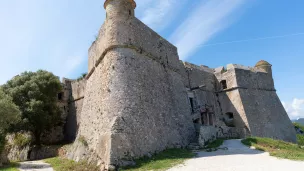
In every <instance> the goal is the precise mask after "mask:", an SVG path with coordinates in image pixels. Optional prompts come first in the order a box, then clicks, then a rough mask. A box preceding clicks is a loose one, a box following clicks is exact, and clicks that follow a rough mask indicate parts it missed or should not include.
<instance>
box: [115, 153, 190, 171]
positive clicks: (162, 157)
mask: <svg viewBox="0 0 304 171" xmlns="http://www.w3.org/2000/svg"><path fill="white" fill-rule="evenodd" d="M194 156H195V154H194V153H192V152H191V151H190V150H187V149H168V150H165V151H163V152H161V153H159V154H156V155H154V156H152V157H151V158H148V157H144V158H141V159H138V160H135V162H136V166H132V167H125V168H122V169H120V170H121V171H122V170H124V171H146V170H153V171H162V170H167V169H169V168H171V167H173V166H175V165H178V164H182V163H183V162H184V161H185V160H186V159H190V158H193V157H194Z"/></svg>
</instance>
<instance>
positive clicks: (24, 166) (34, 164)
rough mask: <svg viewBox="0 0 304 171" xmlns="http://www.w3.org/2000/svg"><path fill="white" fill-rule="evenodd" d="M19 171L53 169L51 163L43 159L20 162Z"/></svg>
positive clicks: (49, 170)
mask: <svg viewBox="0 0 304 171" xmlns="http://www.w3.org/2000/svg"><path fill="white" fill-rule="evenodd" d="M19 170H20V171H54V170H53V168H52V167H51V165H49V164H47V163H45V162H43V161H28V162H21V163H20V167H19Z"/></svg>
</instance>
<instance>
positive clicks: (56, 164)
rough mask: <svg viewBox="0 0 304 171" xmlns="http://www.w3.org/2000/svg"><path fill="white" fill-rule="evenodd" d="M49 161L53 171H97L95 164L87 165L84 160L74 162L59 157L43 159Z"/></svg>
mask: <svg viewBox="0 0 304 171" xmlns="http://www.w3.org/2000/svg"><path fill="white" fill-rule="evenodd" d="M44 161H45V162H46V163H49V164H50V165H51V166H52V167H53V168H54V170H55V171H99V170H100V169H99V168H98V167H96V166H95V165H89V164H87V163H86V162H74V161H72V160H68V159H63V158H60V157H55V158H50V159H46V160H44Z"/></svg>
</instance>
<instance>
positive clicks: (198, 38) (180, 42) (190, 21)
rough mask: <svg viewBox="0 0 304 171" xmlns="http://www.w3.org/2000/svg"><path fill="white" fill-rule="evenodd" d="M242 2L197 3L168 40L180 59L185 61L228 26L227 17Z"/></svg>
mask: <svg viewBox="0 0 304 171" xmlns="http://www.w3.org/2000/svg"><path fill="white" fill-rule="evenodd" d="M244 2H245V0H204V1H201V2H200V3H198V5H197V7H196V8H195V9H194V10H193V12H191V13H190V14H189V16H188V18H186V19H185V21H184V22H183V23H182V24H181V25H180V26H179V27H178V28H177V29H176V30H175V31H174V33H173V34H172V35H171V36H170V39H169V40H170V41H171V42H173V44H175V45H176V46H177V47H178V51H179V56H180V58H181V59H182V60H186V59H187V58H189V56H190V55H192V54H193V53H195V51H197V50H198V49H199V48H200V46H201V45H202V44H204V43H205V42H207V41H208V40H209V39H210V38H211V37H212V36H214V35H216V33H218V32H219V31H221V30H223V29H224V28H226V27H227V26H229V24H230V22H228V20H227V19H228V17H229V16H230V15H231V14H232V13H233V12H234V11H235V10H236V9H238V8H239V7H240V6H241V5H242V4H244Z"/></svg>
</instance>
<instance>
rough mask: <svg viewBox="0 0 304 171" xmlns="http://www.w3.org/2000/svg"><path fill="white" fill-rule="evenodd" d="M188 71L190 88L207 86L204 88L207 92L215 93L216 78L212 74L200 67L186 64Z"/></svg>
mask: <svg viewBox="0 0 304 171" xmlns="http://www.w3.org/2000/svg"><path fill="white" fill-rule="evenodd" d="M184 65H185V67H186V70H187V72H188V82H189V83H190V88H193V87H198V86H201V85H205V87H204V88H203V89H204V90H206V91H211V92H214V91H215V84H216V83H215V76H214V74H213V73H212V72H207V71H205V70H204V68H201V67H200V66H197V65H194V64H191V63H188V62H185V63H184Z"/></svg>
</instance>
